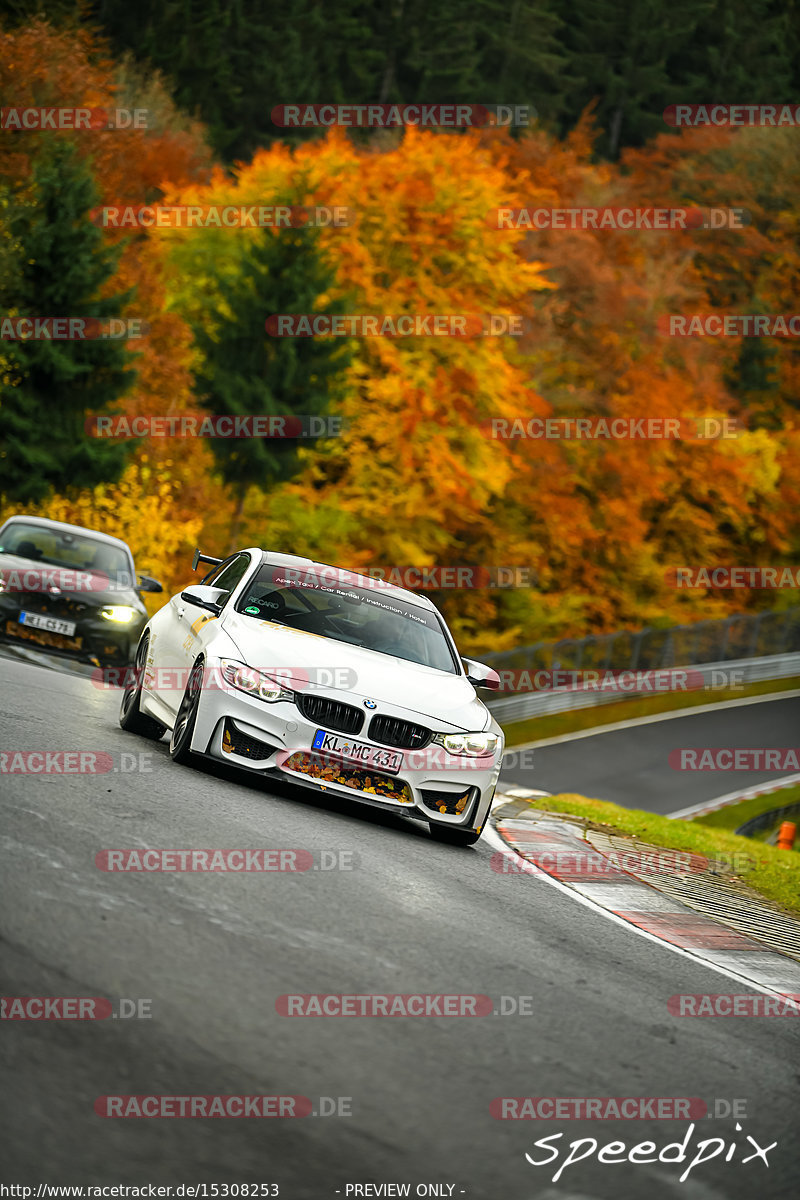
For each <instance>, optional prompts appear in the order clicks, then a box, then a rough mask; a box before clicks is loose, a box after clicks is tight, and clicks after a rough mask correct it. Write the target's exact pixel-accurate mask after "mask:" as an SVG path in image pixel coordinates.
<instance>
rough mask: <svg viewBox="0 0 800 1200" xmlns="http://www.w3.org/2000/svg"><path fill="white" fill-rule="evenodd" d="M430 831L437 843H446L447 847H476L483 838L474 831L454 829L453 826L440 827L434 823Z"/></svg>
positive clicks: (431, 824) (431, 823)
mask: <svg viewBox="0 0 800 1200" xmlns="http://www.w3.org/2000/svg"><path fill="white" fill-rule="evenodd" d="M430 831H431V837H432V838H433V840H434V841H435V842H444V843H445V845H447V846H474V845H475V843H476V842H477V840H478V838H479V837H480V836H481V835H480V834H479V833H476V832H475V830H474V829H454V828H453V826H452V825H439V824H436V823H434V822H433V821H431V822H430Z"/></svg>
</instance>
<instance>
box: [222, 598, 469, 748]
mask: <svg viewBox="0 0 800 1200" xmlns="http://www.w3.org/2000/svg"><path fill="white" fill-rule="evenodd" d="M222 625H223V628H224V630H225V632H226V633H227V634H228V636H229V637H230V638H231V640H232V641H233V642H234V643H235V645H236V646H237V647H238V648H239V653H240V654H241V657H242V661H243V662H246V663H247V664H248V666H251V667H255V668H256V669H257V670H260V671H267V672H269V671H270V669H272V670H275V669H276V668H283V669H286V670H291V671H294V672H297V673H298V674H299V675H300V678H301V679H303V680H304V679H305V676H304V675H303V672H308V678H309V685H308V686H309V689H311V688H313V687H314V686H316V685H315V675H314V671H315V670H317V671H323V672H329V673H330V675H329V678H330V680H331V684H330V685H329V684H328V682H327V680H326V679H323V680H322V681H321V682H320V684H319V686H320V687H321V690H324V691H325V693H326V694H330V692H332V691H337V690H338V691H341V692H342V693H343V695H342V698H343V699H344V696H345V695H346V694H348V693H349V694H351V695H352V693H355V694H356V695H357V696H359V697H363V698H366V699H370V700H375V701H376V702H377V703H378V704H379V705H381V704H384V705H387V706H389V707H392V708H400V709H407V710H409V711H410V712H411V713H412V714H414V713H416V714H419V715H420V716H425V717H428V718H430V719H431V720H432V721H433V722H434V723H438V724H439V725H441V726H449V727H451V728H452V729H471V730H483V729H485V728H486V727H487V725H488V723H489V712H488V709H487V708H486V706H485V705H484V704H483V703H482V702H481V701H480V700H479V699H478V697H477V696H476V695H475V689H474V688H473V686H472V684H471V683H470V682H469V680H468V679H467V678H466V677H465V676H464V675H449V674H447V673H446V672H444V671H436V670H434V669H433V668H431V667H424V666H421V665H419V664H417V663H411V662H406V661H405V660H403V659H400V658H395V657H394V656H393V655H389V654H378V653H377V652H376V651H373V650H364V649H362V648H361V647H359V646H349V645H347V644H346V643H345V642H337V641H334V640H333V639H332V638H324V637H320V636H319V635H317V634H313V633H304V632H301V631H300V630H297V629H287V628H286V627H285V626H282V625H273V624H272V623H270V622H269V621H260V620H256V619H254V618H252V617H248V616H245V615H244V614H242V613H231V614H230V615H228V616H225V617H224V618H223V620H222ZM337 669H338V670H340V671H341V670H342V669H349V670H351V671H354V672H355V678H354V679H353V681H352V686H350V687H345V688H342V687H339V688H337V687H336V686H335V683H336V681H337V677H336V675H335V674H334V672H336V671H337ZM316 678H318V677H316ZM339 678H341V676H340V677H339ZM289 686H291V685H289Z"/></svg>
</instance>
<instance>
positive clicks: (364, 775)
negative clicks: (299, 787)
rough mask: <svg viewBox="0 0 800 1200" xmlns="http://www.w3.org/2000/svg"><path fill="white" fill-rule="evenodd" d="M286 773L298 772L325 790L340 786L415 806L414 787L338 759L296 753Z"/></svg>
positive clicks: (288, 759)
mask: <svg viewBox="0 0 800 1200" xmlns="http://www.w3.org/2000/svg"><path fill="white" fill-rule="evenodd" d="M283 770H285V771H298V772H299V773H300V774H302V775H307V776H308V777H309V778H310V779H314V780H315V781H316V782H317V783H319V785H320V786H321V787H323V788H324V786H325V784H326V783H338V784H341V786H342V787H348V788H353V790H354V791H358V792H367V793H368V795H370V796H375V798H376V799H378V800H380V799H386V800H396V801H397V802H398V803H399V804H413V803H414V797H413V795H412V793H411V788H410V787H409V786H408V784H407V783H404V782H403V780H402V779H395V778H394V777H393V776H391V775H381V774H379V773H378V772H376V771H370V770H365V769H364V768H363V767H351V766H350V765H349V763H345V762H342V760H341V759H339V758H331V757H330V756H328V755H325V754H315V753H313V752H309V751H307V750H296V751H295V753H294V754H293V755H292V756H291V757H290V758H287V760H286V762H285V763H283Z"/></svg>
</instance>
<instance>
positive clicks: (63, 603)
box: [19, 592, 99, 619]
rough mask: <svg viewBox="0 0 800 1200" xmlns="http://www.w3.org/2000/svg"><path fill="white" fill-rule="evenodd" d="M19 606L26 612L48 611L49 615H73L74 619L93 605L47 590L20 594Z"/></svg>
mask: <svg viewBox="0 0 800 1200" xmlns="http://www.w3.org/2000/svg"><path fill="white" fill-rule="evenodd" d="M19 606H20V608H21V609H23V610H24V611H25V612H37V613H46V614H47V616H48V617H72V618H73V619H74V618H75V617H79V616H81V614H82V613H85V612H86V611H87V610H88V609H90V608H91V607H93V606H92V605H90V604H85V603H84V602H83V601H82V600H71V599H70V598H69V596H48V595H47V593H45V592H26V593H23V594H22V595H21V596H20V600H19ZM98 611H99V610H98Z"/></svg>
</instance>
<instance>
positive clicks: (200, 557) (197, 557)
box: [192, 546, 225, 571]
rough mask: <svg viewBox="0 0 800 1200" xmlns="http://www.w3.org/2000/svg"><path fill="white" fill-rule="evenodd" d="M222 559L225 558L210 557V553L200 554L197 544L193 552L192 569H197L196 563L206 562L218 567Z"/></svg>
mask: <svg viewBox="0 0 800 1200" xmlns="http://www.w3.org/2000/svg"><path fill="white" fill-rule="evenodd" d="M224 561H225V560H224V559H222V558H212V557H211V555H210V554H201V553H200V548H199V546H198V548H197V549H196V550H195V552H194V558H193V559H192V570H193V571H196V570H197V564H198V563H208V565H209V566H210V567H218V566H219V564H220V563H221V562H224Z"/></svg>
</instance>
